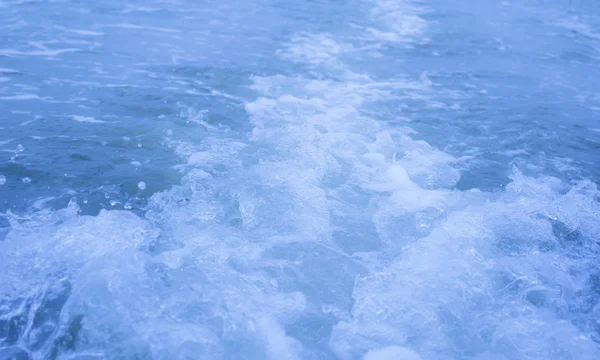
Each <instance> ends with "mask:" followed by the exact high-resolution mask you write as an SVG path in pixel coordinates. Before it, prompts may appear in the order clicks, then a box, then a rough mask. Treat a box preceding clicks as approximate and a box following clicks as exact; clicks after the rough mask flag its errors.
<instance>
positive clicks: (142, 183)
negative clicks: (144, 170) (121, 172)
mask: <svg viewBox="0 0 600 360" xmlns="http://www.w3.org/2000/svg"><path fill="white" fill-rule="evenodd" d="M137 186H138V189H140V190H144V189H146V183H145V182H143V181H140V182H139V183H138V185H137Z"/></svg>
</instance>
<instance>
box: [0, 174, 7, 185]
mask: <svg viewBox="0 0 600 360" xmlns="http://www.w3.org/2000/svg"><path fill="white" fill-rule="evenodd" d="M4 184H6V176H4V175H0V186H2V185H4Z"/></svg>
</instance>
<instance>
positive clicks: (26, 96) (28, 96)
mask: <svg viewBox="0 0 600 360" xmlns="http://www.w3.org/2000/svg"><path fill="white" fill-rule="evenodd" d="M47 99H48V98H47V97H40V96H39V95H37V94H16V95H7V96H0V100H47Z"/></svg>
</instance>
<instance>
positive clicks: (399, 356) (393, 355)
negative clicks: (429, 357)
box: [363, 346, 421, 360]
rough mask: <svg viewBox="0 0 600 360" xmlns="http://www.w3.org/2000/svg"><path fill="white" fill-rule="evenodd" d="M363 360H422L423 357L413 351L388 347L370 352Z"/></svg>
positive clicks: (398, 347)
mask: <svg viewBox="0 0 600 360" xmlns="http://www.w3.org/2000/svg"><path fill="white" fill-rule="evenodd" d="M363 360H421V357H420V356H419V355H418V354H417V353H415V352H414V351H412V350H409V349H406V348H403V347H400V346H388V347H385V348H381V349H377V350H371V351H369V352H368V353H367V354H366V355H365V357H364V358H363Z"/></svg>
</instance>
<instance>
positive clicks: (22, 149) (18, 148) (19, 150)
mask: <svg viewBox="0 0 600 360" xmlns="http://www.w3.org/2000/svg"><path fill="white" fill-rule="evenodd" d="M16 151H17V152H18V153H20V152H23V151H25V148H24V147H23V145H21V144H19V145H17V150H16Z"/></svg>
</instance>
